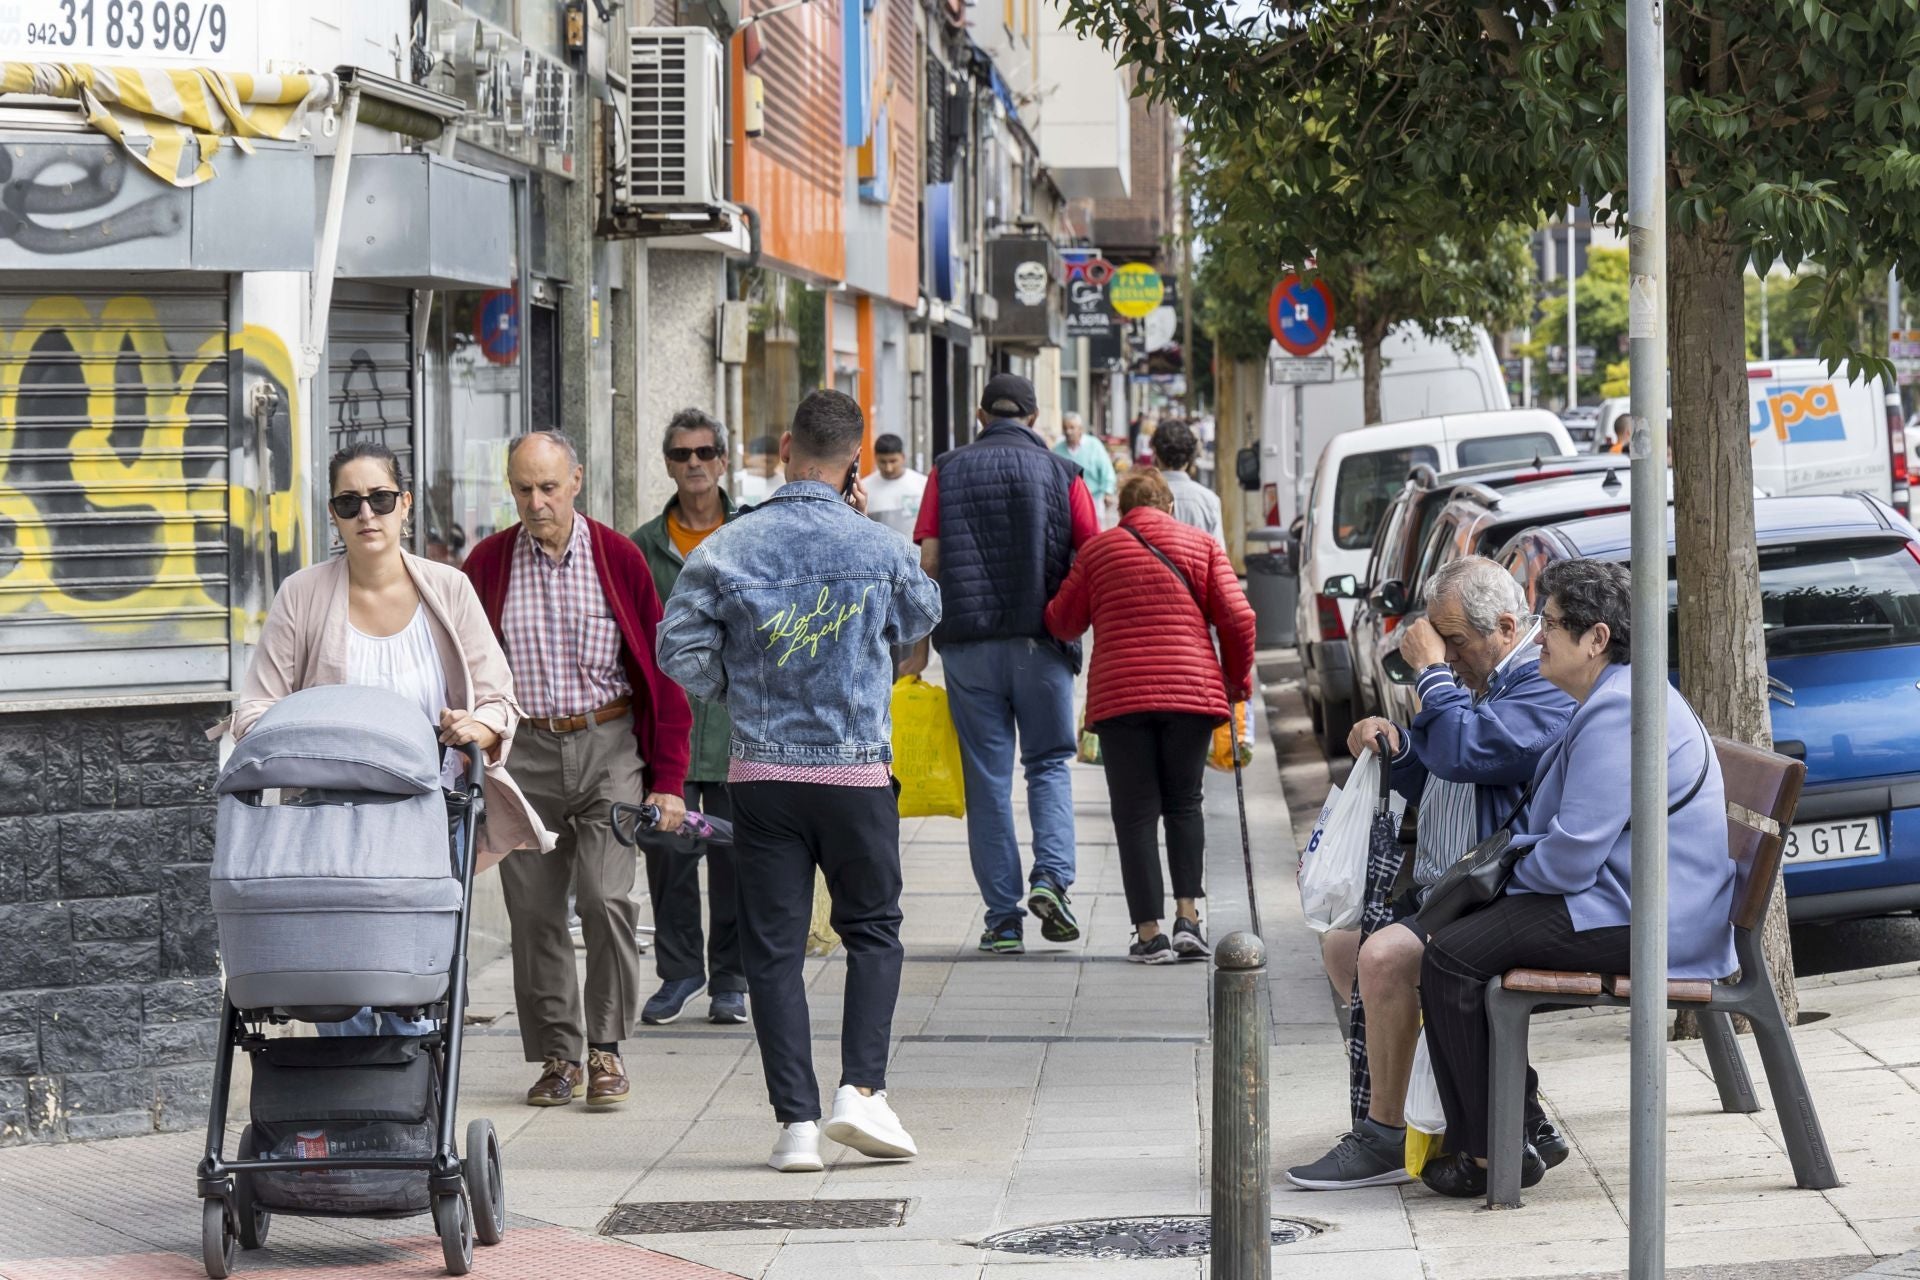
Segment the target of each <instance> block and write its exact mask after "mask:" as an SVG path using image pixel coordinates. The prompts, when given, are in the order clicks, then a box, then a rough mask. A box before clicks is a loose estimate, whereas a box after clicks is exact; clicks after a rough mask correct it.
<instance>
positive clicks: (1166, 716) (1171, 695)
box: [1047, 470, 1254, 964]
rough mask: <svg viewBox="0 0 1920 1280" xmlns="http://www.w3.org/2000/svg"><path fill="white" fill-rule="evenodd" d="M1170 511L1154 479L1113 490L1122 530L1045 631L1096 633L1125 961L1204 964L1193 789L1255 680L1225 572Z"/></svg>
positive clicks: (1228, 566)
mask: <svg viewBox="0 0 1920 1280" xmlns="http://www.w3.org/2000/svg"><path fill="white" fill-rule="evenodd" d="M1172 512H1173V495H1172V494H1171V493H1170V492H1169V491H1168V489H1167V482H1166V481H1165V480H1163V479H1162V478H1161V477H1160V473H1159V472H1157V471H1151V470H1148V471H1139V472H1135V473H1134V474H1133V475H1132V476H1130V477H1129V478H1128V479H1127V482H1126V483H1125V484H1124V485H1122V486H1121V487H1120V527H1119V528H1117V529H1109V530H1108V531H1107V532H1105V533H1103V534H1101V535H1100V536H1099V537H1097V538H1094V539H1093V540H1092V541H1090V542H1088V543H1087V544H1086V546H1084V547H1082V548H1081V549H1080V554H1079V556H1078V558H1077V559H1075V560H1074V562H1073V570H1072V572H1070V573H1069V574H1068V575H1067V580H1066V581H1065V582H1063V583H1061V584H1060V591H1059V593H1058V594H1057V595H1055V596H1054V598H1053V603H1051V604H1049V605H1048V606H1047V630H1049V631H1051V632H1052V633H1053V634H1054V635H1055V636H1057V637H1059V638H1060V639H1062V640H1072V639H1074V638H1076V637H1078V636H1079V635H1080V634H1081V633H1082V632H1084V631H1085V630H1086V629H1087V626H1088V624H1092V626H1093V665H1092V669H1091V671H1090V672H1089V673H1088V676H1087V727H1088V728H1089V729H1092V730H1093V731H1094V732H1096V733H1098V734H1099V735H1100V758H1101V763H1102V764H1103V765H1104V766H1105V767H1106V771H1107V794H1108V800H1109V803H1110V804H1111V806H1112V809H1113V827H1114V836H1115V839H1116V841H1117V842H1118V844H1119V846H1120V879H1121V882H1122V883H1123V884H1124V885H1125V887H1126V891H1127V910H1128V912H1129V914H1131V916H1132V917H1133V923H1134V929H1135V931H1136V932H1137V933H1138V935H1139V937H1138V939H1137V940H1136V941H1135V942H1134V943H1133V945H1132V946H1131V947H1129V948H1128V950H1127V958H1128V959H1129V960H1133V961H1136V962H1138V963H1141V964H1166V963H1168V962H1171V961H1173V960H1177V959H1179V958H1180V957H1181V956H1194V957H1204V956H1205V955H1206V954H1207V939H1206V935H1205V934H1204V933H1202V932H1201V929H1200V913H1199V907H1198V905H1197V900H1198V899H1199V898H1201V897H1202V896H1204V889H1203V888H1202V884H1201V875H1202V868H1203V867H1204V865H1205V862H1206V823H1205V820H1204V819H1203V817H1202V815H1201V812H1200V795H1201V785H1202V781H1203V779H1204V778H1205V775H1206V764H1207V750H1208V747H1209V746H1210V744H1211V740H1212V737H1213V729H1214V726H1215V725H1218V724H1221V723H1223V722H1225V721H1226V720H1227V718H1228V717H1229V716H1230V715H1232V713H1233V708H1232V704H1233V702H1236V701H1239V700H1240V699H1243V698H1246V697H1247V696H1248V694H1249V692H1250V689H1251V677H1252V674H1253V643H1254V641H1253V633H1254V629H1253V609H1252V607H1251V606H1249V605H1248V604H1247V597H1246V594H1245V593H1244V592H1243V591H1241V589H1240V580H1239V579H1238V578H1237V577H1236V576H1235V575H1234V572H1233V565H1232V563H1231V562H1230V561H1229V560H1228V559H1227V553H1226V551H1225V550H1223V549H1222V548H1221V546H1220V544H1219V542H1217V541H1216V540H1215V539H1214V538H1213V537H1212V536H1210V535H1209V534H1206V533H1203V532H1201V531H1200V530H1198V529H1195V528H1193V527H1191V526H1189V525H1184V524H1181V523H1180V522H1179V521H1178V520H1175V519H1174V518H1173V514H1172ZM1163 556H1164V557H1165V559H1162V557H1163ZM1169 562H1170V563H1169ZM1214 631H1217V632H1218V633H1219V636H1220V650H1219V654H1218V656H1216V654H1215V652H1214V643H1213V635H1212V632H1214ZM1162 818H1164V819H1166V824H1167V862H1168V865H1169V866H1170V868H1171V869H1172V872H1173V896H1174V898H1175V900H1176V902H1175V909H1174V922H1173V935H1172V937H1171V939H1169V937H1168V936H1167V934H1166V933H1165V932H1163V931H1162V930H1161V928H1160V920H1161V917H1162V915H1163V914H1164V913H1165V909H1166V886H1165V884H1164V882H1163V881H1162V880H1161V877H1160V848H1159V830H1158V828H1159V824H1160V820H1161V819H1162Z"/></svg>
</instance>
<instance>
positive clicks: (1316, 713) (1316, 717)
mask: <svg viewBox="0 0 1920 1280" xmlns="http://www.w3.org/2000/svg"><path fill="white" fill-rule="evenodd" d="M1300 696H1301V697H1303V698H1305V699H1306V700H1307V723H1308V724H1310V725H1312V726H1313V731H1314V733H1316V734H1318V733H1319V732H1320V725H1321V717H1320V704H1319V703H1318V702H1316V701H1315V700H1314V697H1313V695H1312V694H1311V693H1306V692H1302V694H1301V695H1300Z"/></svg>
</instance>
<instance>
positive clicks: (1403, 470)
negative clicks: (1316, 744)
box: [1294, 409, 1573, 742]
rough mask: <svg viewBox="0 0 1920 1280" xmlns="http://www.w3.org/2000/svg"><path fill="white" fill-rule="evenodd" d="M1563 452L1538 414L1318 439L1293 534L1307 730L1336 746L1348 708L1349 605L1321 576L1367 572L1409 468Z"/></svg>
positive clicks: (1565, 442)
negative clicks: (1303, 511)
mask: <svg viewBox="0 0 1920 1280" xmlns="http://www.w3.org/2000/svg"><path fill="white" fill-rule="evenodd" d="M1572 452H1573V440H1572V438H1571V437H1570V436H1569V435H1568V434H1567V428H1566V427H1565V425H1563V424H1562V423H1561V421H1560V419H1559V418H1558V417H1557V416H1555V415H1554V414H1551V413H1549V412H1547V411H1546V410H1545V409H1505V410H1500V411H1497V412H1493V413H1462V414H1448V415H1445V416H1442V417H1435V418H1416V419H1414V420H1413V421H1411V422H1388V423H1383V424H1381V425H1380V426H1377V427H1362V428H1360V429H1359V430H1357V431H1346V432H1342V433H1341V434H1339V435H1337V436H1335V437H1333V439H1331V440H1329V441H1327V443H1326V445H1325V446H1324V447H1323V448H1322V449H1321V451H1320V458H1319V461H1318V462H1317V463H1316V464H1315V466H1314V469H1313V486H1312V488H1311V490H1309V493H1308V498H1307V518H1306V525H1305V527H1304V528H1303V529H1302V531H1301V534H1300V594H1299V598H1298V602H1297V603H1296V605H1295V608H1294V619H1295V623H1294V625H1295V632H1294V634H1295V635H1296V636H1297V637H1298V641H1297V643H1298V645H1299V649H1300V662H1301V667H1302V672H1301V677H1302V683H1303V685H1304V688H1305V691H1306V699H1307V710H1308V713H1309V714H1310V715H1311V717H1312V719H1313V723H1314V728H1315V729H1316V730H1318V731H1320V732H1321V733H1322V734H1323V736H1324V737H1325V738H1326V739H1327V740H1328V741H1330V742H1342V741H1345V739H1346V736H1347V725H1348V721H1349V720H1350V718H1351V715H1352V710H1351V708H1352V705H1353V656H1352V652H1351V650H1350V649H1349V648H1348V645H1347V628H1348V627H1349V626H1350V625H1351V624H1352V622H1353V607H1354V602H1353V601H1352V600H1343V599H1336V598H1335V597H1333V596H1329V595H1326V594H1324V593H1323V592H1322V591H1321V588H1322V587H1323V586H1324V585H1325V584H1326V581H1327V579H1328V578H1331V577H1333V576H1335V575H1337V574H1343V573H1351V574H1354V575H1356V576H1358V575H1361V574H1364V573H1365V572H1366V571H1367V556H1368V553H1369V552H1370V551H1371V550H1372V549H1373V540H1374V535H1375V533H1377V532H1378V531H1379V525H1380V517H1381V516H1382V515H1383V514H1384V513H1385V512H1386V509H1387V506H1388V504H1390V503H1391V502H1392V501H1393V499H1394V495H1396V494H1398V493H1399V492H1400V490H1401V488H1402V486H1404V485H1405V484H1406V481H1407V475H1408V473H1409V472H1411V471H1412V470H1413V468H1415V467H1417V466H1428V467H1432V468H1433V469H1434V470H1435V471H1436V472H1447V471H1456V470H1458V469H1459V468H1461V467H1477V466H1481V465H1484V464H1486V463H1491V462H1523V461H1525V460H1527V459H1529V458H1551V457H1560V456H1565V455H1567V454H1570V453H1572Z"/></svg>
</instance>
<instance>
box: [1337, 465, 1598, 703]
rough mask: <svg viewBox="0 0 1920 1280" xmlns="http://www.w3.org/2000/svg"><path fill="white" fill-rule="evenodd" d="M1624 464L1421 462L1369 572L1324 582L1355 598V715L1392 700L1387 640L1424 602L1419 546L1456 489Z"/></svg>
mask: <svg viewBox="0 0 1920 1280" xmlns="http://www.w3.org/2000/svg"><path fill="white" fill-rule="evenodd" d="M1623 469H1624V468H1622V467H1621V464H1620V460H1619V459H1617V458H1604V457H1595V456H1593V455H1592V454H1573V455H1570V456H1565V457H1554V458H1531V459H1528V460H1527V461H1525V462H1518V463H1515V462H1497V463H1491V464H1489V465H1486V466H1481V467H1465V468H1462V469H1461V470H1459V471H1448V472H1444V473H1441V474H1437V475H1436V474H1435V473H1434V471H1433V469H1432V468H1431V467H1424V466H1423V467H1415V468H1414V469H1413V472H1412V474H1410V475H1409V476H1408V477H1407V482H1406V485H1405V487H1404V488H1402V489H1401V491H1400V493H1399V494H1398V495H1397V496H1396V497H1395V498H1394V500H1393V504H1392V505H1391V506H1390V507H1389V508H1388V509H1387V514H1386V516H1385V517H1384V518H1383V519H1382V520H1381V522H1380V532H1379V534H1378V536H1377V537H1376V538H1375V539H1374V545H1373V552H1372V554H1371V555H1370V556H1369V557H1368V559H1367V567H1366V571H1365V572H1364V573H1363V574H1361V575H1358V577H1357V579H1356V580H1354V581H1352V582H1347V581H1342V580H1339V579H1338V578H1336V579H1334V580H1330V582H1329V584H1328V585H1327V586H1326V587H1325V590H1326V591H1327V593H1328V594H1329V595H1333V596H1337V597H1340V598H1343V599H1352V600H1354V602H1355V603H1354V610H1353V621H1352V622H1351V624H1349V625H1348V627H1347V637H1348V642H1349V647H1350V650H1351V653H1352V657H1353V680H1354V706H1353V715H1354V717H1355V718H1356V719H1358V718H1360V717H1362V716H1368V715H1382V714H1385V712H1384V710H1383V709H1384V708H1385V707H1387V706H1388V705H1390V703H1389V699H1390V698H1391V697H1392V689H1391V686H1390V684H1389V682H1388V681H1387V680H1386V679H1385V677H1384V675H1383V662H1384V659H1385V656H1386V654H1387V653H1388V652H1391V651H1392V647H1391V646H1390V645H1389V644H1388V639H1389V637H1391V636H1392V635H1393V633H1394V629H1395V628H1396V627H1398V626H1399V625H1400V623H1401V621H1402V620H1403V618H1404V617H1405V616H1406V615H1407V614H1408V613H1410V612H1412V611H1413V610H1414V609H1415V607H1416V606H1417V605H1418V603H1419V599H1420V597H1419V595H1418V591H1417V588H1414V587H1412V586H1411V585H1410V584H1412V583H1413V582H1414V579H1415V573H1414V571H1415V568H1416V567H1417V565H1418V563H1419V558H1420V550H1421V548H1422V547H1424V546H1425V545H1426V541H1427V535H1428V534H1430V533H1431V532H1432V531H1433V526H1434V524H1435V523H1436V522H1437V521H1438V520H1439V518H1440V513H1441V511H1442V510H1443V509H1444V508H1445V507H1446V505H1447V499H1448V498H1449V497H1451V496H1452V494H1453V492H1454V490H1455V489H1456V488H1458V487H1459V486H1461V485H1476V486H1479V487H1481V488H1483V489H1492V490H1501V489H1509V488H1513V487H1516V486H1519V485H1525V484H1530V483H1532V482H1534V481H1537V480H1557V479H1559V478H1561V477H1563V476H1572V475H1582V474H1603V473H1605V472H1606V471H1608V470H1623ZM1393 705H1398V704H1393Z"/></svg>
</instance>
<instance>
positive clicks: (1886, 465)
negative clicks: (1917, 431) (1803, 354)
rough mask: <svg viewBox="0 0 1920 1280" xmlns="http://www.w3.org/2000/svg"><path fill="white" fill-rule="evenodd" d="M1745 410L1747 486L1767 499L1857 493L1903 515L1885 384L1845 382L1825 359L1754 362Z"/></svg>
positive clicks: (1901, 456)
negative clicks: (1749, 459)
mask: <svg viewBox="0 0 1920 1280" xmlns="http://www.w3.org/2000/svg"><path fill="white" fill-rule="evenodd" d="M1747 406H1748V411H1749V412H1748V417H1747V430H1748V432H1749V433H1750V438H1751V440H1752V443H1753V483H1754V485H1755V487H1756V488H1758V489H1760V490H1761V491H1762V492H1763V493H1765V494H1766V495H1767V496H1769V497H1780V496H1785V495H1791V494H1805V493H1846V492H1848V491H1849V490H1853V489H1863V490H1865V491H1866V492H1868V493H1870V494H1872V495H1873V496H1874V497H1876V498H1878V499H1880V500H1881V501H1882V502H1891V503H1892V504H1893V506H1894V508H1895V509H1896V510H1897V511H1899V512H1900V514H1901V515H1903V516H1904V515H1907V514H1909V506H1908V493H1907V482H1908V466H1909V459H1908V456H1907V433H1906V428H1905V426H1904V425H1903V424H1902V422H1901V412H1900V402H1899V399H1898V395H1897V393H1896V394H1894V395H1889V394H1888V388H1887V386H1886V384H1885V383H1883V382H1881V381H1879V380H1878V379H1864V378H1863V379H1858V380H1855V381H1851V382H1850V381H1848V380H1847V368H1846V366H1845V365H1842V366H1840V368H1838V369H1836V370H1835V371H1834V372H1832V373H1828V372H1827V362H1826V361H1825V360H1818V359H1812V360H1807V359H1796V360H1768V361H1765V362H1755V363H1751V364H1749V365H1748V366H1747ZM1682 429H1683V430H1684V428H1682Z"/></svg>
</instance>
